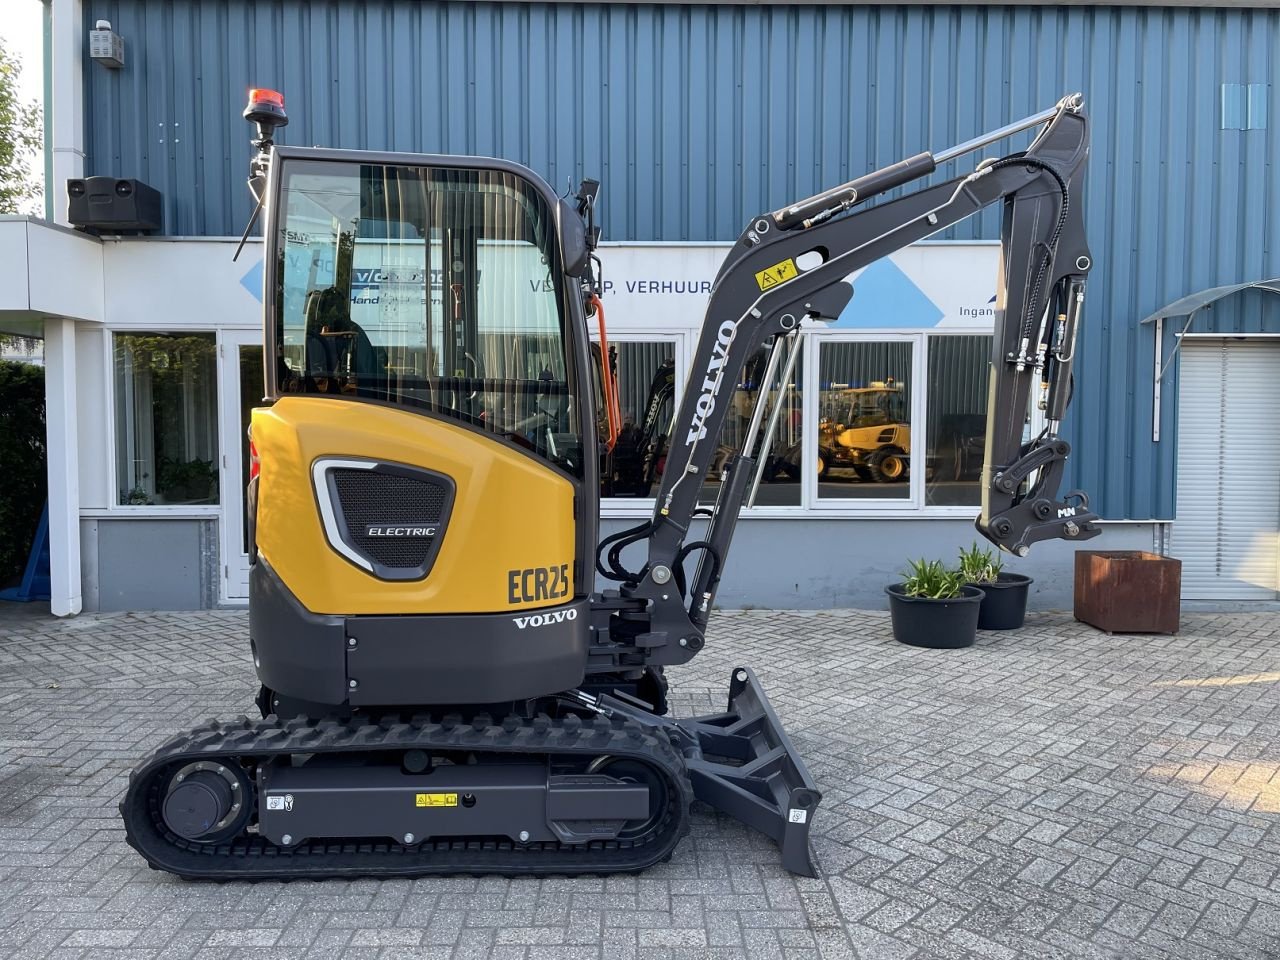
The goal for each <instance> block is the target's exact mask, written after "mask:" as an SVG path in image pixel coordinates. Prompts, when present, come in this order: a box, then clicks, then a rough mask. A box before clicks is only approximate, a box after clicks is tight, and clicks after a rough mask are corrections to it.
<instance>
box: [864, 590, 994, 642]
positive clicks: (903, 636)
mask: <svg viewBox="0 0 1280 960" xmlns="http://www.w3.org/2000/svg"><path fill="white" fill-rule="evenodd" d="M884 590H885V593H887V594H889V615H890V617H891V618H892V620H893V639H895V640H897V641H898V642H899V643H905V644H909V645H910V646H913V647H930V648H932V649H934V650H954V649H957V648H959V647H971V646H973V642H974V640H976V639H977V637H978V612H979V611H980V609H981V607H982V597H983V593H982V591H981V590H979V589H978V588H977V587H974V586H965V587H962V588H961V591H962V592H961V595H960V596H959V597H956V598H954V599H952V600H933V599H930V598H928V597H909V596H907V594H906V591H905V590H904V589H903V587H902V584H900V583H894V584H890V585H889V586H887V587H885V588H884Z"/></svg>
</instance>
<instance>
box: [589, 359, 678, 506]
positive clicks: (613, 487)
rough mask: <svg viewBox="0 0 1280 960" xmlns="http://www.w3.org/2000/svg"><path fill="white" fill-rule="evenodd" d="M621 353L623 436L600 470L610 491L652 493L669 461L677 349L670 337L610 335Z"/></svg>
mask: <svg viewBox="0 0 1280 960" xmlns="http://www.w3.org/2000/svg"><path fill="white" fill-rule="evenodd" d="M609 348H610V351H611V352H613V353H614V354H615V356H616V359H617V369H618V408H619V412H620V413H621V415H622V426H621V430H620V431H619V432H618V442H617V444H616V445H615V446H614V448H613V452H612V454H610V455H609V457H608V458H607V460H606V462H605V464H604V467H603V468H602V469H601V471H600V493H601V496H605V497H651V496H653V495H654V493H655V492H656V491H657V488H658V481H659V480H661V478H662V470H663V468H664V467H665V466H666V459H667V442H668V440H669V438H670V432H671V418H672V415H673V412H674V408H675V402H676V399H677V397H676V382H675V366H676V357H675V354H676V350H675V344H674V343H672V342H671V341H669V340H667V341H654V342H647V343H639V342H625V341H622V342H620V341H618V340H617V339H610V341H609Z"/></svg>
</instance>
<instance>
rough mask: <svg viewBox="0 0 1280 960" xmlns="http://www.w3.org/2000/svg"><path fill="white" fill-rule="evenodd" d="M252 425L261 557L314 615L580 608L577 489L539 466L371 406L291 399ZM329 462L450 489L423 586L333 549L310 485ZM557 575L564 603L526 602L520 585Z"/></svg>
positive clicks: (471, 435)
mask: <svg viewBox="0 0 1280 960" xmlns="http://www.w3.org/2000/svg"><path fill="white" fill-rule="evenodd" d="M252 422H253V442H254V446H255V447H256V448H257V451H258V458H259V462H260V465H261V472H260V474H259V477H258V512H257V534H256V539H257V545H258V551H259V553H260V554H261V555H262V556H263V557H265V558H266V559H267V561H268V562H269V563H270V564H271V566H272V568H273V569H274V570H275V571H276V573H277V574H279V576H280V578H281V579H282V580H283V581H284V583H285V585H286V586H288V588H289V589H290V590H291V591H292V592H293V595H294V596H296V597H297V598H298V600H300V601H301V602H302V604H303V606H305V607H306V608H307V609H308V610H310V611H311V612H312V613H327V614H340V615H354V614H401V613H494V612H500V611H503V610H521V609H536V608H538V607H550V606H557V605H559V604H563V603H564V602H565V601H566V600H567V599H572V597H573V594H574V584H573V582H572V581H573V563H574V546H575V543H574V539H575V538H574V533H575V530H574V522H573V493H574V490H573V484H572V483H570V482H569V481H568V480H567V479H565V478H564V477H562V476H560V475H559V474H557V473H556V472H555V471H554V470H553V469H551V468H550V467H549V466H546V465H543V464H541V463H539V462H538V461H537V460H535V459H534V458H533V457H530V456H526V455H524V454H522V453H519V452H517V451H515V450H512V449H511V448H509V447H507V446H504V445H503V444H501V443H499V442H497V441H495V440H491V439H488V438H486V437H484V436H483V435H482V434H480V433H477V432H475V431H472V430H467V429H465V428H464V427H459V426H454V425H453V424H450V423H446V422H444V421H441V420H437V419H434V418H432V417H427V416H423V415H421V414H416V413H410V412H407V411H404V410H397V409H395V408H394V407H389V406H381V405H378V404H371V403H356V402H350V401H342V400H333V399H327V398H321V397H300V396H289V397H283V398H282V399H280V400H279V401H277V402H276V403H275V405H274V406H271V407H264V408H260V409H256V410H254V411H253V421H252ZM326 457H347V458H360V459H368V460H379V461H383V462H387V463H397V464H403V465H405V466H410V467H421V468H424V469H427V470H434V471H436V472H437V473H443V474H445V475H447V476H449V477H451V478H452V479H453V482H454V484H455V486H456V492H455V496H454V501H453V509H452V511H451V513H450V516H449V519H448V524H447V526H446V528H445V530H444V532H443V533H442V536H443V540H442V542H441V544H440V550H439V553H438V554H437V555H436V559H435V563H434V565H433V566H432V568H431V570H430V572H429V573H428V574H427V576H426V577H425V578H424V579H421V580H397V581H387V580H381V579H379V578H377V577H375V576H374V575H373V574H372V573H369V572H368V571H366V570H363V569H361V568H359V567H357V566H356V565H355V564H353V563H352V562H350V561H349V560H347V559H346V558H345V557H343V556H342V555H341V554H339V553H338V552H336V551H335V550H334V549H333V548H332V547H331V546H330V545H329V541H328V539H327V538H326V536H325V532H324V524H323V520H322V518H321V515H320V508H319V505H318V503H317V500H316V493H315V489H314V488H313V486H312V477H311V466H312V464H313V463H314V462H315V461H316V460H318V459H321V458H326ZM553 569H554V571H555V572H554V573H552V574H550V582H553V583H556V585H557V587H558V589H557V590H556V591H555V594H556V595H554V596H550V597H546V598H544V599H529V600H526V599H524V597H525V596H527V595H528V594H527V593H525V592H523V591H522V590H521V589H520V584H521V583H524V584H526V585H527V584H531V583H538V584H543V583H546V582H548V574H547V572H548V571H552V570H553ZM531 571H532V573H531ZM513 584H515V585H516V586H514V587H513Z"/></svg>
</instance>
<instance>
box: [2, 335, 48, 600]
mask: <svg viewBox="0 0 1280 960" xmlns="http://www.w3.org/2000/svg"><path fill="white" fill-rule="evenodd" d="M0 464H4V469H2V470H0V585H3V584H6V583H8V582H10V581H12V580H14V579H16V578H17V577H19V576H21V575H22V571H23V568H24V567H25V565H26V562H27V553H28V552H29V551H30V549H31V540H32V538H33V537H34V536H35V534H36V527H37V526H39V524H40V511H41V509H42V508H43V507H44V501H45V497H46V496H47V495H48V493H47V491H48V480H47V474H46V467H45V448H44V368H43V367H39V366H36V365H35V364H30V363H16V362H14V361H12V360H0Z"/></svg>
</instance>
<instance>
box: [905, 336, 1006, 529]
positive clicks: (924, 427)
mask: <svg viewBox="0 0 1280 960" xmlns="http://www.w3.org/2000/svg"><path fill="white" fill-rule="evenodd" d="M921 336H922V337H923V339H924V355H923V362H924V364H925V367H924V380H923V381H922V382H923V384H924V393H925V394H926V396H925V397H924V401H925V402H924V407H923V413H924V414H926V415H927V414H928V396H927V394H928V378H929V367H928V363H929V342H930V340H932V339H933V338H934V337H991V338H993V339H994V337H995V329H994V328H993V327H981V328H976V327H935V328H933V329H930V330H923V331H921ZM990 386H991V385H990V381H988V384H987V389H988V391H989V390H990ZM928 429H929V422H928V420H927V419H925V420H924V421H922V424H921V427H920V435H921V436H922V437H923V438H924V443H925V446H924V449H925V450H928V449H929V447H928V444H929V442H930V440H931V438H930V436H929V434H928ZM913 430H914V428H913ZM912 446H913V447H914V446H915V444H914V443H913V444H912ZM981 483H982V481H981V479H979V481H978V484H979V486H981ZM920 492H921V497H922V498H923V496H924V486H923V483H922V484H921V487H920ZM979 509H980V507H979V505H978V504H970V505H964V504H958V505H953V506H948V505H940V504H929V503H922V504H921V507H920V510H919V514H920V515H921V516H926V517H964V518H965V519H972V518H973V517H975V516H976V515H977V511H978V510H979Z"/></svg>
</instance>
